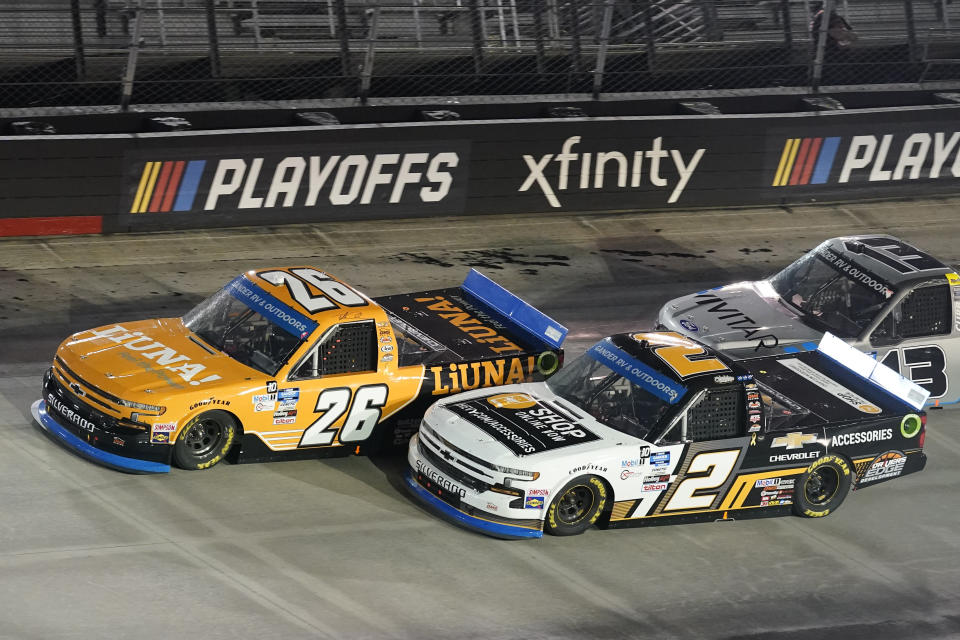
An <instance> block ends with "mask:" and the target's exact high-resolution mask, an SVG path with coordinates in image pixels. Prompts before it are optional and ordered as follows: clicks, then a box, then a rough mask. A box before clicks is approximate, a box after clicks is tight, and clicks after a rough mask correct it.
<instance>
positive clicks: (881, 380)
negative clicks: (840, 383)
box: [817, 333, 930, 410]
mask: <svg viewBox="0 0 960 640" xmlns="http://www.w3.org/2000/svg"><path fill="white" fill-rule="evenodd" d="M817 351H819V352H820V353H822V354H823V355H825V356H827V357H828V358H830V359H831V360H833V361H835V362H837V363H838V364H840V365H841V366H843V367H846V368H847V369H849V370H850V371H852V372H854V373H856V374H857V375H858V376H860V377H862V378H864V379H866V380H869V381H870V382H872V383H873V384H874V385H875V386H877V387H880V388H881V389H883V390H884V391H886V392H887V393H888V394H890V395H892V396H893V397H895V398H897V399H898V400H901V401H902V402H905V403H907V404H908V405H910V406H911V407H913V408H914V409H917V410H920V409H923V405H924V404H925V403H926V402H927V399H928V398H929V397H930V392H929V391H928V390H926V389H924V388H923V387H921V386H920V385H918V384H917V383H915V382H912V381H910V380H908V379H906V378H904V377H903V376H901V375H900V374H899V373H897V372H896V371H894V370H893V369H891V368H890V367H888V366H886V365H885V364H883V363H882V362H878V361H877V360H876V359H874V358H872V357H870V355H868V354H866V353H864V352H863V351H860V350H859V349H857V348H856V347H852V346H850V345H849V344H847V343H846V342H844V341H843V340H841V339H840V338H838V337H837V336H835V335H833V334H832V333H825V334H824V335H823V338H822V339H821V340H820V344H819V345H817Z"/></svg>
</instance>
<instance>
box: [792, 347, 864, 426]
mask: <svg viewBox="0 0 960 640" xmlns="http://www.w3.org/2000/svg"><path fill="white" fill-rule="evenodd" d="M777 362H779V363H780V364H782V365H783V366H784V367H786V368H787V369H790V370H791V371H793V372H794V373H796V374H797V375H799V376H800V377H802V378H806V379H807V380H809V381H810V382H812V383H813V384H815V385H817V386H818V387H820V388H821V389H823V390H824V391H826V392H827V393H829V394H830V395H832V396H833V397H835V398H838V399H839V400H841V401H843V402H844V403H846V404H848V405H850V406H851V407H853V408H854V409H856V410H857V411H860V412H861V413H870V414H874V413H880V411H881V409H880V407H878V406H876V405H875V404H872V403H871V402H870V401H869V400H867V399H866V398H864V397H863V396H861V395H859V394H857V393H854V392H853V391H851V390H850V389H847V388H846V387H845V386H843V385H842V384H840V383H839V382H837V381H836V380H834V379H833V378H830V377H829V376H827V375H825V374H823V373H821V372H820V371H817V370H816V369H814V368H813V367H811V366H810V365H808V364H807V363H805V362H801V361H800V360H798V359H797V358H783V359H781V360H777Z"/></svg>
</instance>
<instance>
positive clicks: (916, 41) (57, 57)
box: [0, 0, 960, 108]
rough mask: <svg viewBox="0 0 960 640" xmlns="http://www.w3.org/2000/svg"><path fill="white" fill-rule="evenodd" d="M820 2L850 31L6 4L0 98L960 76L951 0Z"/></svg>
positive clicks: (613, 1)
mask: <svg viewBox="0 0 960 640" xmlns="http://www.w3.org/2000/svg"><path fill="white" fill-rule="evenodd" d="M826 4H827V5H828V6H827V7H826V8H825V15H831V13H832V12H833V11H835V12H836V14H837V15H839V16H842V17H844V18H845V20H846V21H847V23H848V24H849V25H850V26H851V27H852V30H853V32H854V34H855V35H854V36H850V37H849V40H850V41H848V42H846V43H845V42H844V41H843V39H842V38H839V37H838V34H839V33H840V31H841V30H839V29H838V28H836V27H835V26H834V23H835V22H836V18H831V19H829V20H822V19H821V22H826V23H828V28H827V29H824V30H821V31H822V34H823V37H820V33H817V32H813V33H812V32H811V20H812V19H813V18H814V17H815V16H816V11H817V10H816V6H815V3H814V2H812V1H811V0H761V1H759V2H757V1H751V0H593V1H592V2H586V1H580V2H576V1H565V0H8V1H7V2H4V3H3V6H2V7H0V107H6V108H16V107H32V106H52V105H94V104H95V105H116V104H122V105H123V106H124V107H126V106H129V105H132V104H155V103H196V102H224V101H229V102H235V101H264V100H304V99H309V100H317V99H338V98H346V99H351V100H357V101H360V102H366V101H367V100H369V99H372V98H384V97H390V98H394V99H397V98H410V99H411V101H414V100H417V99H418V98H422V97H426V96H431V97H437V96H448V97H450V98H451V101H453V100H455V98H456V97H457V96H465V95H489V96H502V95H530V94H592V95H594V96H601V95H606V94H612V93H643V92H653V91H657V92H680V91H684V92H687V91H703V90H711V89H742V90H748V91H749V90H756V89H769V88H771V87H809V88H811V89H816V88H818V87H820V86H824V85H850V84H874V85H893V84H897V85H901V84H911V83H912V84H917V85H924V84H927V83H934V82H936V83H940V84H941V85H942V84H946V85H949V84H950V83H952V82H954V81H960V3H956V4H954V3H952V1H951V0H827V3H826ZM854 38H855V41H853V39H854Z"/></svg>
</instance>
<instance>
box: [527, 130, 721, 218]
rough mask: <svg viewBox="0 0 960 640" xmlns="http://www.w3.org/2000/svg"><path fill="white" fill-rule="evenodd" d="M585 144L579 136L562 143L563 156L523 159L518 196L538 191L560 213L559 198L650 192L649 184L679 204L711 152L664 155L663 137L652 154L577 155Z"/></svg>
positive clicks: (672, 151)
mask: <svg viewBox="0 0 960 640" xmlns="http://www.w3.org/2000/svg"><path fill="white" fill-rule="evenodd" d="M580 143H581V137H580V136H571V137H569V138H567V139H566V140H564V141H563V143H561V145H560V153H557V154H553V153H548V154H546V155H542V156H540V157H539V158H536V157H534V156H532V155H526V154H524V156H523V161H524V162H525V163H526V168H527V171H528V173H527V177H526V179H525V180H524V181H523V183H522V184H521V185H520V188H519V189H518V191H520V192H524V191H527V190H529V189H531V188H533V187H534V186H536V187H538V188H539V190H540V192H541V193H543V196H544V198H546V200H547V202H548V203H549V204H550V206H551V207H554V208H559V207H561V206H563V205H562V204H561V203H560V198H559V197H558V193H562V192H564V191H574V190H578V191H592V190H601V189H603V190H606V191H610V190H611V189H614V188H617V189H644V190H649V187H648V186H644V185H643V182H644V181H646V182H648V183H649V185H651V186H653V187H654V188H658V187H666V188H670V187H671V186H672V187H673V188H672V189H671V190H670V192H669V195H668V197H667V203H668V204H672V203H674V202H677V201H678V200H679V199H680V196H681V194H682V193H683V190H684V189H685V188H686V186H687V182H688V181H689V180H690V178H691V176H693V172H694V171H695V170H696V168H697V165H698V164H700V160H701V158H703V154H704V153H705V152H706V149H703V148H700V149H696V150H695V151H693V153H692V154H691V155H690V156H689V157H687V158H684V157H683V154H682V152H681V151H680V150H679V149H664V148H663V138H662V137H657V138H654V139H653V140H652V141H651V143H650V148H649V149H645V150H632V151H631V150H628V151H614V150H611V151H585V152H579V153H574V152H573V149H574V147H576V146H578V145H580ZM644 160H646V162H644ZM644 164H646V166H644ZM671 178H672V181H671ZM614 185H615V186H614ZM628 185H629V186H628Z"/></svg>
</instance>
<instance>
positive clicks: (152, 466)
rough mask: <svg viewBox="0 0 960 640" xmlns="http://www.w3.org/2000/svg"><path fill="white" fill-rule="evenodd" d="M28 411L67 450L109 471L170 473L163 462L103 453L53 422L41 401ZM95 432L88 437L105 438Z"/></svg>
mask: <svg viewBox="0 0 960 640" xmlns="http://www.w3.org/2000/svg"><path fill="white" fill-rule="evenodd" d="M30 411H31V413H33V419H34V420H36V421H37V424H39V425H40V426H41V427H43V430H44V431H46V432H47V433H49V434H50V435H51V436H53V437H54V438H55V439H56V440H57V441H59V442H60V443H61V444H63V445H64V446H66V447H67V448H69V449H71V450H73V451H75V452H76V453H78V454H79V455H81V456H83V457H84V458H86V459H88V460H91V461H93V462H97V463H99V464H102V465H104V466H107V467H110V468H111V469H116V470H118V471H126V472H128V473H166V472H168V471H170V465H169V464H167V463H164V462H154V461H151V460H140V459H138V458H128V457H126V456H121V455H118V454H116V453H111V452H109V451H104V450H103V449H98V448H97V447H95V446H94V445H93V444H91V443H90V442H88V441H86V440H83V439H81V438H80V437H79V436H77V435H75V434H74V433H73V432H72V431H71V430H70V429H68V428H67V427H66V426H64V425H62V424H60V423H59V422H57V420H55V419H54V417H53V416H52V415H51V414H50V412H49V411H48V410H47V405H46V403H45V402H44V401H43V400H37V401H36V402H34V403H33V405H32V406H31V407H30ZM97 431H99V430H98V429H96V428H94V430H93V431H91V432H90V434H89V436H90V437H91V438H92V437H93V436H95V435H96V436H98V438H99V436H100V435H103V436H104V437H106V436H107V434H97ZM111 437H112V436H111Z"/></svg>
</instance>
